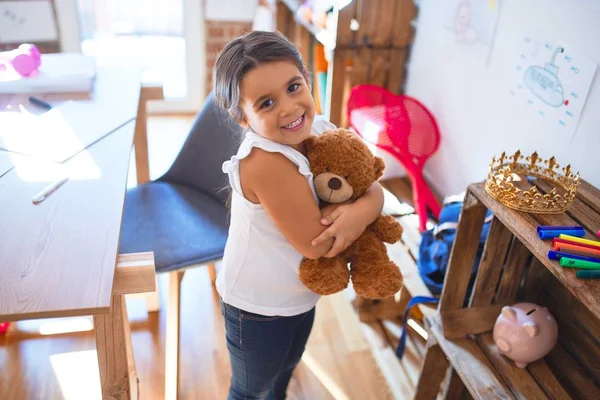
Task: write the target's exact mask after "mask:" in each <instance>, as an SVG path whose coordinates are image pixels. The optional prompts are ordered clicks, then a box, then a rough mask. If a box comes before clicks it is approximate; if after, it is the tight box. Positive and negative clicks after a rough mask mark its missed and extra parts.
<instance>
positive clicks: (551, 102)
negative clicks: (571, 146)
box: [509, 36, 597, 141]
mask: <svg viewBox="0 0 600 400" xmlns="http://www.w3.org/2000/svg"><path fill="white" fill-rule="evenodd" d="M515 49H516V53H515V54H514V56H513V57H514V58H513V60H514V61H515V64H516V65H514V66H513V68H514V69H513V73H512V74H511V75H512V79H511V87H510V88H509V94H510V96H512V97H513V98H514V100H515V101H516V102H517V104H519V105H521V106H523V107H526V108H527V109H528V110H529V112H530V113H531V114H533V115H535V116H536V118H539V120H540V121H543V123H544V124H546V126H547V127H548V128H549V129H551V130H553V131H555V132H558V133H559V134H560V136H561V139H565V140H569V141H570V140H572V138H573V136H574V134H575V131H576V130H577V125H578V124H579V119H580V118H581V113H582V111H583V108H584V106H585V102H586V99H587V95H588V92H589V90H590V87H591V85H592V81H593V79H594V74H595V72H596V68H597V63H596V62H594V61H592V60H590V59H589V58H587V57H586V56H584V55H583V54H581V53H578V52H577V51H576V50H575V49H573V48H572V47H570V46H568V45H567V44H565V43H563V42H555V43H553V42H549V41H548V42H546V41H541V40H537V39H535V38H533V37H531V36H526V37H524V38H523V39H522V41H521V44H520V46H516V48H515Z"/></svg>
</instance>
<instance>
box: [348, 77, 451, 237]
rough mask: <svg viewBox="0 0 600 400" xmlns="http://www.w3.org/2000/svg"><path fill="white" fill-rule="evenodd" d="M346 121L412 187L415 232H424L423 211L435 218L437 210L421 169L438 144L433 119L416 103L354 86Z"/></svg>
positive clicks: (436, 128)
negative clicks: (393, 163)
mask: <svg viewBox="0 0 600 400" xmlns="http://www.w3.org/2000/svg"><path fill="white" fill-rule="evenodd" d="M347 113H348V121H349V122H350V125H351V126H352V128H354V129H355V130H356V131H357V132H358V134H359V135H360V136H361V137H362V138H364V139H365V140H367V141H368V142H371V143H373V144H374V145H376V146H377V147H379V148H381V149H383V150H386V151H387V152H389V153H390V154H392V155H393V156H394V157H395V158H396V159H397V160H398V161H399V162H400V163H401V164H402V165H403V167H404V168H405V170H406V172H407V173H408V175H409V176H410V178H411V180H412V184H413V200H414V204H415V209H416V211H417V214H418V215H419V228H420V230H421V231H424V230H425V229H427V226H426V223H427V210H428V209H429V210H430V211H431V213H432V214H433V216H434V217H435V218H439V214H440V209H441V206H440V204H439V202H438V201H437V199H436V198H435V196H434V195H433V193H432V192H431V190H430V189H429V187H428V186H427V183H426V182H425V179H424V177H423V167H424V166H425V163H426V162H427V160H428V159H429V157H430V156H431V155H432V154H433V153H435V151H436V150H437V149H438V147H439V144H440V133H439V129H438V126H437V124H436V122H435V119H434V118H433V116H432V115H431V113H430V112H429V110H427V108H426V107H425V106H424V105H423V104H421V103H420V102H419V101H417V100H416V99H414V98H412V97H409V96H406V95H401V96H396V95H394V94H393V93H391V92H389V91H387V90H385V89H383V88H381V87H379V86H374V85H358V86H355V87H354V88H353V89H352V91H351V93H350V97H349V99H348V105H347Z"/></svg>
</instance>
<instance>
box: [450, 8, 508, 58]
mask: <svg viewBox="0 0 600 400" xmlns="http://www.w3.org/2000/svg"><path fill="white" fill-rule="evenodd" d="M499 1H500V0H444V6H445V7H447V8H446V12H445V17H444V27H445V28H447V29H449V30H450V31H451V32H453V33H454V35H455V37H456V43H458V44H460V45H465V46H473V45H476V44H482V45H484V46H486V47H488V48H489V49H490V50H491V48H492V44H493V42H494V35H495V33H496V24H497V21H498V15H499V13H500V12H499V8H500V5H499Z"/></svg>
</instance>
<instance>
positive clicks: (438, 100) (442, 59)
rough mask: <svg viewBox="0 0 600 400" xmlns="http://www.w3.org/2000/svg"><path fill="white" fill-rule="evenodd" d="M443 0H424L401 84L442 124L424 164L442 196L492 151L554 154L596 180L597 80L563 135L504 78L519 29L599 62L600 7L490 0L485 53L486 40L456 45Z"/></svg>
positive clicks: (481, 172)
mask: <svg viewBox="0 0 600 400" xmlns="http://www.w3.org/2000/svg"><path fill="white" fill-rule="evenodd" d="M447 1H449V0H424V1H422V2H421V4H422V5H421V9H420V15H419V20H418V26H417V29H416V38H415V42H414V46H413V49H412V55H411V60H410V63H409V75H408V81H407V90H406V91H407V94H409V95H412V96H414V97H416V98H418V99H420V100H421V101H422V102H424V103H425V104H426V105H427V107H429V108H430V109H431V111H432V112H433V114H434V115H435V116H436V119H437V121H438V124H439V126H440V130H441V135H442V142H441V145H440V148H439V150H438V152H437V153H436V154H435V155H434V156H433V157H432V158H431V159H430V161H429V162H428V164H427V165H426V174H427V175H428V177H429V178H430V180H431V181H432V184H433V185H434V186H435V187H436V188H437V189H438V190H439V191H440V193H441V194H443V195H448V194H452V193H457V192H461V191H463V190H464V189H465V188H466V186H467V185H468V184H469V183H471V182H476V181H482V180H484V179H485V177H486V175H487V169H488V165H489V163H490V161H491V159H492V156H494V155H497V154H500V153H501V152H502V151H504V150H505V151H507V152H510V153H512V152H514V151H515V150H517V149H520V150H521V151H522V152H523V153H526V154H531V153H532V152H533V151H538V153H539V154H540V156H541V157H544V158H548V157H550V156H552V155H554V156H556V158H557V161H558V162H559V164H561V166H562V165H563V164H565V165H566V164H569V163H570V164H571V165H572V167H573V168H574V169H575V170H576V171H577V170H578V171H580V173H581V176H582V178H583V179H585V180H587V181H588V182H590V183H591V184H592V185H594V186H597V187H600V166H599V165H600V163H599V161H598V159H599V158H600V79H599V78H598V77H597V76H596V77H595V79H594V81H593V82H592V87H591V89H590V92H589V94H588V98H587V104H586V105H585V108H584V109H583V113H582V115H581V120H580V123H579V127H578V129H577V131H576V132H575V136H574V137H573V138H572V140H571V139H570V138H569V139H568V140H563V141H559V140H554V138H556V133H554V132H550V131H548V130H547V129H545V128H544V127H543V126H542V125H541V124H540V122H539V121H540V120H539V118H535V115H534V114H532V113H531V112H530V110H527V109H526V107H523V106H520V105H517V104H516V102H515V101H514V100H512V99H511V98H510V95H509V94H508V91H509V86H510V84H509V83H508V81H507V79H506V76H510V75H509V74H510V72H508V73H507V71H510V69H511V68H514V67H515V60H514V55H515V54H516V53H515V50H514V49H515V46H516V45H518V43H521V42H522V40H523V37H524V35H533V36H535V37H539V38H540V39H541V40H549V41H554V40H563V41H565V42H566V43H568V44H570V45H571V46H572V47H573V48H574V49H576V50H577V51H578V52H580V53H583V54H584V55H586V56H587V57H588V58H590V59H591V60H593V61H595V62H600V6H595V8H592V7H591V6H590V4H592V3H594V2H593V1H591V0H495V1H496V3H497V4H499V6H500V15H499V19H498V24H497V29H496V35H495V38H494V41H493V45H492V46H493V47H492V50H491V53H489V59H487V60H486V54H488V53H486V49H487V48H486V47H485V46H483V45H479V44H478V45H475V46H474V47H473V46H464V45H460V44H457V41H456V37H455V35H454V33H453V32H451V31H450V30H448V29H446V28H444V24H443V21H444V18H446V15H447V13H445V11H444V10H445V7H444V6H443V5H444V3H446V2H447ZM471 1H481V2H485V3H488V2H489V1H492V0H471ZM595 3H596V4H598V3H600V2H599V1H596V2H595ZM517 54H518V53H517ZM482 60H483V61H482ZM599 74H600V73H598V71H596V75H599Z"/></svg>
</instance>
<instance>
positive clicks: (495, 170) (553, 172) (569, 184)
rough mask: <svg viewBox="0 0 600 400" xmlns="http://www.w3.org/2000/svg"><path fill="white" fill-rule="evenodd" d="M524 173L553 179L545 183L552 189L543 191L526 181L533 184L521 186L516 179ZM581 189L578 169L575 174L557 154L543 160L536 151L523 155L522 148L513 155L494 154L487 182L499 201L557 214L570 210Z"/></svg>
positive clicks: (543, 212) (519, 207)
mask: <svg viewBox="0 0 600 400" xmlns="http://www.w3.org/2000/svg"><path fill="white" fill-rule="evenodd" d="M523 161H526V162H523ZM561 171H562V173H561ZM523 176H534V177H536V178H538V179H541V180H546V181H548V182H550V184H548V185H546V186H547V187H548V189H549V190H547V191H546V190H544V191H545V193H542V192H540V189H539V188H538V187H536V186H535V185H530V184H528V182H527V181H524V185H525V186H530V187H529V188H528V189H525V188H523V189H521V188H518V187H517V186H515V182H517V181H520V180H521V178H520V177H523ZM552 185H554V186H552ZM520 186H521V185H520ZM578 188H579V172H577V173H576V174H573V171H571V165H567V166H566V167H564V168H562V169H561V168H560V165H558V163H557V162H556V159H555V158H554V157H552V158H550V159H548V160H542V159H541V158H540V157H539V156H538V154H537V152H534V153H533V154H532V155H531V156H529V157H524V156H522V155H521V151H520V150H519V151H517V152H516V153H515V154H513V155H511V156H507V155H506V154H505V153H504V152H503V153H502V155H501V156H500V157H498V158H496V157H494V158H493V159H492V162H491V164H490V169H489V173H488V176H487V180H486V182H485V190H486V191H487V192H488V193H489V194H490V195H491V196H492V197H493V198H495V199H496V200H497V201H499V202H500V203H502V204H504V205H506V206H507V207H510V208H513V209H515V210H519V211H525V212H531V213H539V214H557V213H561V212H563V211H565V210H567V209H568V208H569V206H570V205H571V203H573V200H574V199H575V195H576V194H577V189H578Z"/></svg>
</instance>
